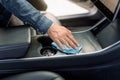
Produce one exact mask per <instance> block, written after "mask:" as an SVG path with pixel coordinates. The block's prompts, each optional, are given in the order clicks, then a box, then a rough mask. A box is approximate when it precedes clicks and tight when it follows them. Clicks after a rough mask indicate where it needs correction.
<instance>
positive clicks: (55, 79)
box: [0, 71, 64, 80]
mask: <svg viewBox="0 0 120 80" xmlns="http://www.w3.org/2000/svg"><path fill="white" fill-rule="evenodd" d="M0 80H64V78H62V77H61V76H60V75H58V74H56V73H53V72H48V71H36V72H28V73H22V74H17V75H13V76H9V77H7V78H2V79H0Z"/></svg>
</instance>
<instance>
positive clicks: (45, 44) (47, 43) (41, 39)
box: [38, 36, 53, 47]
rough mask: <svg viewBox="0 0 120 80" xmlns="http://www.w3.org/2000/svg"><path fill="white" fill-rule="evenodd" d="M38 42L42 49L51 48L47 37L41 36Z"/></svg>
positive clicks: (50, 40)
mask: <svg viewBox="0 0 120 80" xmlns="http://www.w3.org/2000/svg"><path fill="white" fill-rule="evenodd" d="M38 42H39V43H41V44H42V47H46V46H51V43H52V42H53V40H52V39H50V38H49V37H48V36H41V37H39V38H38Z"/></svg>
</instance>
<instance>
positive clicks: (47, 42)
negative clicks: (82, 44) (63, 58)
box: [38, 36, 57, 56]
mask: <svg viewBox="0 0 120 80" xmlns="http://www.w3.org/2000/svg"><path fill="white" fill-rule="evenodd" d="M38 42H39V43H40V44H41V45H42V48H40V49H39V51H40V54H41V56H53V55H55V54H56V53H57V50H56V49H55V48H53V47H52V45H51V44H52V42H53V40H52V39H50V38H49V36H41V37H39V38H38Z"/></svg>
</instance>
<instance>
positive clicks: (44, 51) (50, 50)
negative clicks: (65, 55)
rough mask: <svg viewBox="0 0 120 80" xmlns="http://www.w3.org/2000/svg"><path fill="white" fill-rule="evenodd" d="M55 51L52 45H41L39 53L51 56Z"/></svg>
mask: <svg viewBox="0 0 120 80" xmlns="http://www.w3.org/2000/svg"><path fill="white" fill-rule="evenodd" d="M56 53H57V50H56V49H54V48H52V47H43V48H42V49H41V50H40V54H41V55H42V56H53V55H55V54H56Z"/></svg>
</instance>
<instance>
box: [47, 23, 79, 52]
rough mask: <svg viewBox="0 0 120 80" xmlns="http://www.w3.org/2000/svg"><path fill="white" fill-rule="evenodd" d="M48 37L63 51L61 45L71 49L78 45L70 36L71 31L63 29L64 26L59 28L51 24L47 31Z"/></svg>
mask: <svg viewBox="0 0 120 80" xmlns="http://www.w3.org/2000/svg"><path fill="white" fill-rule="evenodd" d="M47 33H48V35H49V37H50V38H51V39H52V40H53V41H54V42H56V43H57V44H58V46H59V47H60V48H61V49H62V50H64V47H63V45H62V44H64V45H66V46H67V47H69V48H70V47H72V48H73V49H76V48H77V47H78V46H79V44H78V42H77V41H76V40H75V38H74V36H73V35H72V33H71V31H70V30H68V29H67V28H65V27H64V26H60V25H57V24H53V25H52V26H51V27H50V28H49V30H48V32H47Z"/></svg>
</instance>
